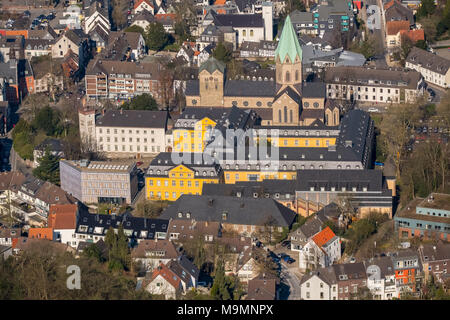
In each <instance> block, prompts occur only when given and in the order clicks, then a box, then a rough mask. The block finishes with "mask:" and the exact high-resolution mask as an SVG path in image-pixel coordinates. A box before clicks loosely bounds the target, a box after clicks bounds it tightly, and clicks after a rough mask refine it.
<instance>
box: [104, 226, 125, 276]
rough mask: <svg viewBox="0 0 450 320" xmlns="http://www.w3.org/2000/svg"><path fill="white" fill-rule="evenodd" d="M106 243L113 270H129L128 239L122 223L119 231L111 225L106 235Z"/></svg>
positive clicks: (110, 267)
mask: <svg viewBox="0 0 450 320" xmlns="http://www.w3.org/2000/svg"><path fill="white" fill-rule="evenodd" d="M105 244H106V245H107V246H108V250H109V259H108V260H109V261H108V267H109V269H110V270H113V271H123V270H129V267H130V263H129V252H128V239H127V236H126V235H125V233H124V230H123V226H122V225H121V226H120V227H119V229H118V231H117V234H116V233H115V232H114V229H113V228H112V227H110V228H109V229H108V231H107V232H106V235H105Z"/></svg>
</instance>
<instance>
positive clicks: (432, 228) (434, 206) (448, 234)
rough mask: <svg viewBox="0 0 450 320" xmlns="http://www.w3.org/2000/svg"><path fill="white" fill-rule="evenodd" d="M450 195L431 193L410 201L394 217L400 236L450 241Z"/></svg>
mask: <svg viewBox="0 0 450 320" xmlns="http://www.w3.org/2000/svg"><path fill="white" fill-rule="evenodd" d="M449 203H450V195H449V194H443V193H431V194H430V195H429V196H428V197H427V198H425V199H421V198H417V199H414V200H412V201H410V202H409V203H408V204H407V205H406V206H405V207H404V208H403V209H401V210H400V211H399V212H398V213H397V214H396V215H395V217H394V221H395V230H396V232H398V236H399V237H400V238H412V237H420V238H423V239H442V240H444V241H450V206H449Z"/></svg>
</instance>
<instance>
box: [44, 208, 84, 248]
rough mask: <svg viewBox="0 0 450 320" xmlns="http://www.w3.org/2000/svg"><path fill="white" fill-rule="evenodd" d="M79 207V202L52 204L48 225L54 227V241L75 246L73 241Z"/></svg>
mask: <svg viewBox="0 0 450 320" xmlns="http://www.w3.org/2000/svg"><path fill="white" fill-rule="evenodd" d="M78 212H79V208H78V205H77V204H54V205H51V206H50V211H49V214H48V219H47V226H48V227H49V228H52V229H53V236H54V237H53V241H58V242H61V243H64V244H67V245H68V246H74V245H75V244H76V243H75V242H73V241H72V238H73V234H74V233H75V228H76V223H77V222H76V221H77V216H78Z"/></svg>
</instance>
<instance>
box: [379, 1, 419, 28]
mask: <svg viewBox="0 0 450 320" xmlns="http://www.w3.org/2000/svg"><path fill="white" fill-rule="evenodd" d="M384 17H385V19H386V22H388V21H408V22H409V24H410V25H411V26H412V25H414V13H413V11H412V10H411V9H409V8H408V7H407V6H404V5H403V4H402V3H401V2H400V1H398V0H391V1H389V2H387V3H385V4H384Z"/></svg>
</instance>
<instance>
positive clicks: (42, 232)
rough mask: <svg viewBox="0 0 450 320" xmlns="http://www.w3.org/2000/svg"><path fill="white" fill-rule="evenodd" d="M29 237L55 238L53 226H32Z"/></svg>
mask: <svg viewBox="0 0 450 320" xmlns="http://www.w3.org/2000/svg"><path fill="white" fill-rule="evenodd" d="M28 238H31V239H47V240H53V228H30V230H28Z"/></svg>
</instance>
